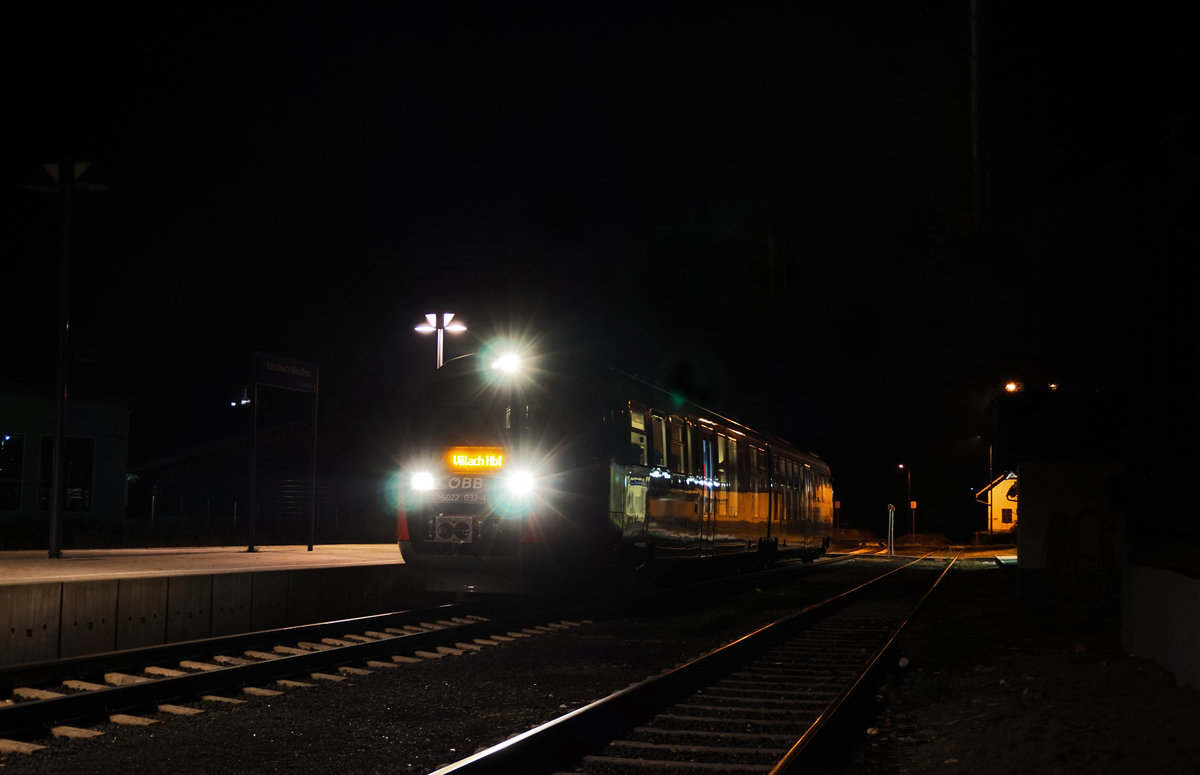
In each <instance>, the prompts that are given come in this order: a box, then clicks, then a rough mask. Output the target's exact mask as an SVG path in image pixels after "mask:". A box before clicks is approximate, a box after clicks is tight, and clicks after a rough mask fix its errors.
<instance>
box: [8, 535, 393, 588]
mask: <svg viewBox="0 0 1200 775" xmlns="http://www.w3.org/2000/svg"><path fill="white" fill-rule="evenodd" d="M403 562H404V561H403V560H402V559H401V557H400V550H399V548H398V547H397V546H396V544H394V543H389V544H329V545H321V544H318V545H316V546H314V547H313V550H312V551H311V552H310V551H308V547H307V546H259V547H256V550H255V551H253V552H248V551H246V547H245V546H204V547H170V548H152V549H64V550H63V552H62V556H61V557H56V558H53V559H51V558H50V557H48V556H47V554H46V551H45V550H30V551H9V552H3V551H0V586H3V585H7V584H29V583H31V582H37V581H80V580H84V579H114V578H148V577H154V576H186V575H190V574H197V573H244V572H247V571H268V570H298V569H311V568H339V567H346V566H357V565H396V564H403Z"/></svg>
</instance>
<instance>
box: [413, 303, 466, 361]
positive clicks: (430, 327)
mask: <svg viewBox="0 0 1200 775" xmlns="http://www.w3.org/2000/svg"><path fill="white" fill-rule="evenodd" d="M452 320H454V313H453V312H443V313H442V314H441V315H440V316H439V315H438V314H437V313H435V312H429V313H426V314H425V322H424V323H422V324H420V325H419V326H416V327H415V328H413V330H414V331H416V332H418V333H421V334H432V333H434V332H436V333H437V367H438V368H439V369H440V368H441V367H442V338H443V336H444V332H446V331H449V332H450V333H452V334H460V333H462V332H463V331H466V330H467V327H466V326H465V325H463V324H462V323H452V322H451V321H452Z"/></svg>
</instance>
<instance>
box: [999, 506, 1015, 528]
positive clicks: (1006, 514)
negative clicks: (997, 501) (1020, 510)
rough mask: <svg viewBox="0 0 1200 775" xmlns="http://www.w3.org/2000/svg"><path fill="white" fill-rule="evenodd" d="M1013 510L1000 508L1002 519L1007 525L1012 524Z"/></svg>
mask: <svg viewBox="0 0 1200 775" xmlns="http://www.w3.org/2000/svg"><path fill="white" fill-rule="evenodd" d="M1012 511H1013V510H1012V509H1000V521H1001V522H1003V523H1004V524H1006V525H1011V524H1012Z"/></svg>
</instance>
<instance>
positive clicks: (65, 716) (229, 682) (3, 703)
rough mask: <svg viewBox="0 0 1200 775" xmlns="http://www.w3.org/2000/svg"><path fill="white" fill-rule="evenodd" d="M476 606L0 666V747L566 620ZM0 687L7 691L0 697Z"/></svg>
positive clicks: (31, 745)
mask: <svg viewBox="0 0 1200 775" xmlns="http://www.w3.org/2000/svg"><path fill="white" fill-rule="evenodd" d="M499 612H500V615H499V616H497V615H496V614H497V610H493V609H489V608H484V607H481V606H479V605H457V606H443V607H440V608H436V609H431V610H425V611H410V612H401V613H394V614H381V615H377V616H367V617H360V618H355V619H347V620H341V621H336V622H324V623H320V624H313V625H305V626H298V627H287V628H281V629H278V630H268V631H262V632H256V633H247V634H242V635H232V636H225V637H220V638H211V639H205V640H198V641H190V642H188V643H181V644H170V645H165V646H154V647H147V648H140V649H132V650H129V651H124V652H113V653H108V654H100V655H95V656H90V657H83V658H78V659H69V660H54V661H52V662H45V663H39V664H32V665H20V666H16V667H11V668H5V669H2V670H0V691H2V692H3V693H2V694H0V750H14V751H30V750H35V749H37V748H40V747H42V745H41V743H39V742H34V741H36V740H39V739H40V738H44V737H45V736H46V735H47V733H49V734H50V735H52V736H54V737H87V736H89V730H88V729H87V725H88V724H94V723H97V722H103V721H105V720H107V721H111V722H115V723H125V724H132V725H138V724H141V723H146V718H145V715H138V714H146V713H147V712H150V713H154V712H160V713H172V714H178V715H187V714H190V713H196V712H201V711H200V709H199V708H198V707H197V704H198V703H199V702H200V701H204V700H206V701H209V702H228V701H233V700H234V699H235V698H236V697H237V696H238V695H241V694H258V695H267V696H270V695H272V694H277V693H279V692H280V691H281V690H282V689H286V688H288V687H290V686H299V685H302V683H303V682H310V681H314V680H315V681H321V680H326V681H329V680H340V679H341V678H342V677H344V676H345V675H355V674H366V673H368V672H371V671H375V670H382V669H388V668H392V667H395V666H397V665H398V664H400V663H403V662H411V661H417V660H419V659H429V658H437V657H441V656H444V655H446V654H452V653H462V651H464V650H478V649H481V648H485V647H487V646H490V645H498V644H500V643H503V642H506V641H511V640H515V639H517V638H523V637H529V636H530V635H533V634H537V633H539V632H544V631H548V630H551V629H554V628H561V627H567V626H571V625H572V624H574V623H573V622H562V621H551V622H548V623H547V621H546V619H545V618H544V614H542V613H524V614H522V613H513V612H511V611H505V610H504V609H499ZM4 695H8V697H7V699H4Z"/></svg>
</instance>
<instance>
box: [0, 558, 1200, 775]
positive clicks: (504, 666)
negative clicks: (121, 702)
mask: <svg viewBox="0 0 1200 775" xmlns="http://www.w3.org/2000/svg"><path fill="white" fill-rule="evenodd" d="M951 580H952V581H954V582H955V584H954V586H953V587H952V588H951V590H947V591H946V593H943V594H940V595H939V596H936V597H935V598H933V599H932V600H931V601H930V604H929V605H930V606H931V608H930V609H929V617H928V618H927V619H924V620H923V621H922V622H920V623H918V624H916V625H914V629H913V631H912V634H910V635H909V636H907V637H906V638H905V641H904V650H903V653H904V657H905V659H907V660H908V661H907V665H908V666H907V667H905V668H899V667H896V668H895V669H894V671H893V674H892V676H891V679H890V680H889V682H888V684H887V685H886V686H884V687H882V688H881V689H880V696H881V698H882V699H883V702H881V703H880V705H879V715H878V717H877V718H874V719H871V720H869V721H866V722H864V724H863V729H862V731H861V733H860V734H857V735H856V737H855V740H854V741H853V744H852V745H851V746H850V747H849V748H848V749H847V751H846V759H845V760H844V768H843V769H841V770H839V771H841V772H855V773H869V774H870V773H884V772H888V773H892V772H933V771H936V772H939V773H951V772H972V773H985V775H990V773H996V775H999V773H1001V771H1003V773H1004V775H1011V773H1012V772H1013V771H1021V770H1022V769H1024V770H1026V771H1037V772H1066V773H1085V772H1128V771H1130V770H1133V769H1143V770H1144V769H1149V770H1150V771H1156V772H1162V773H1170V772H1185V771H1186V772H1196V771H1197V770H1196V769H1195V764H1194V763H1195V762H1197V761H1200V743H1198V742H1197V740H1198V737H1200V736H1196V735H1195V734H1194V729H1193V727H1194V724H1195V719H1197V718H1200V697H1198V696H1197V692H1196V691H1195V690H1192V689H1186V688H1180V687H1177V686H1175V684H1174V682H1173V680H1171V679H1170V676H1169V675H1167V674H1165V673H1163V672H1162V671H1161V670H1159V669H1158V668H1156V667H1155V666H1154V665H1153V664H1150V663H1147V662H1145V661H1144V660H1140V659H1137V658H1135V657H1130V656H1129V655H1126V654H1123V653H1121V652H1120V650H1119V648H1116V647H1115V632H1114V631H1113V630H1112V628H1111V626H1110V625H1111V623H1107V622H1099V623H1097V622H1093V621H1090V620H1087V619H1086V618H1083V619H1078V618H1066V619H1065V618H1062V617H1061V616H1060V617H1059V618H1053V617H1051V618H1049V619H1047V618H1046V617H1045V616H1043V615H1035V614H1032V613H1030V612H1028V611H1027V610H1026V609H1025V608H1023V607H1022V606H1021V605H1020V604H1019V603H1018V602H1017V601H1016V600H1015V599H1014V597H1013V596H1012V586H1011V584H1010V583H1008V582H1009V581H1010V577H1008V575H1007V574H1006V572H1004V571H999V570H997V571H995V572H968V571H963V572H957V571H956V572H954V575H953V577H952V579H951ZM786 602H787V595H786V594H785V593H783V592H777V591H772V590H755V591H751V592H748V593H746V594H744V595H743V596H742V597H740V598H739V600H738V601H737V602H736V603H735V604H734V605H732V606H727V607H722V608H721V609H718V610H714V611H706V612H699V611H685V612H680V615H679V616H678V617H676V618H675V620H674V622H673V626H671V627H664V626H663V622H662V621H661V620H653V621H652V620H650V619H648V618H633V619H626V620H621V621H619V622H606V623H603V624H585V625H583V626H581V627H577V628H572V629H568V630H563V631H557V632H552V633H548V634H543V635H538V636H534V637H530V638H526V639H522V640H519V641H514V642H512V643H507V644H505V645H502V646H493V647H487V648H485V649H484V650H483V651H481V652H479V653H474V654H466V655H463V656H447V657H444V658H441V659H436V660H427V661H424V662H421V663H416V664H403V665H399V666H398V667H395V668H392V669H381V670H377V671H376V672H374V673H372V674H371V675H369V676H353V677H348V678H347V679H346V680H344V681H341V682H336V683H330V682H319V683H318V682H314V684H315V685H314V686H312V687H309V688H294V689H288V690H286V692H285V693H284V694H282V695H280V696H278V697H272V698H263V697H247V698H245V699H246V702H245V703H244V704H240V705H225V704H220V703H212V702H201V703H198V706H199V707H203V708H204V710H205V713H203V714H201V715H198V716H191V717H176V716H166V715H164V714H148V715H150V716H151V717H153V718H157V719H160V720H161V721H162V723H160V724H156V725H154V726H152V727H141V728H135V727H123V726H117V725H114V724H104V725H101V726H98V727H96V728H97V729H100V730H102V731H103V732H104V735H103V736H101V737H98V738H94V739H91V740H54V741H51V742H50V743H49V746H48V747H47V748H46V749H45V750H42V751H38V752H36V753H35V754H33V755H24V754H7V755H2V754H0V769H3V770H4V772H5V773H10V772H11V773H67V772H70V773H117V772H122V773H123V772H138V773H139V774H140V775H155V774H156V773H170V775H186V774H187V773H209V772H214V771H220V772H223V773H231V774H232V773H293V772H294V773H311V772H335V771H343V772H354V773H374V772H378V773H405V772H413V773H426V772H429V771H431V770H433V769H436V768H437V767H439V766H442V765H444V764H448V763H450V762H453V761H456V760H457V759H460V758H463V757H465V756H468V755H470V754H471V753H473V752H475V751H476V750H479V749H482V748H485V747H488V746H490V745H493V744H495V743H497V742H500V741H502V740H505V739H507V738H509V737H511V736H512V735H515V734H518V733H520V732H524V731H526V730H527V729H529V728H531V727H533V726H536V725H537V724H539V723H542V722H544V721H547V720H549V719H551V718H554V717H557V716H558V715H561V714H562V713H564V712H566V711H567V710H570V709H573V708H576V707H579V706H581V705H584V704H586V703H588V702H591V701H593V700H595V699H598V698H600V697H603V696H606V695H607V694H609V693H611V692H613V691H616V690H618V689H621V688H624V687H625V686H627V685H629V684H630V683H634V682H637V681H641V680H643V679H645V678H646V677H647V676H649V675H652V674H656V673H659V672H661V671H662V670H664V669H667V668H669V667H672V666H674V665H676V664H679V663H681V662H683V661H686V660H688V659H690V658H692V657H694V656H697V655H699V654H701V653H704V652H705V651H707V650H709V649H710V648H712V647H714V646H716V645H718V644H719V643H721V642H724V641H725V640H726V639H727V638H728V637H730V636H733V635H736V634H742V633H744V632H746V631H748V630H749V629H752V628H753V627H755V626H757V625H759V624H762V623H765V622H768V621H772V620H773V619H774V618H776V615H777V613H778V611H779V610H780V609H781V607H782V606H784V605H785V604H786ZM981 613H982V614H983V615H982V616H981ZM748 625H749V626H748ZM43 742H44V741H43ZM1143 764H1150V765H1153V766H1152V767H1150V768H1147V767H1144V766H1142V765H1143ZM839 766H841V765H839ZM1186 767H1191V769H1181V768H1186Z"/></svg>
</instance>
